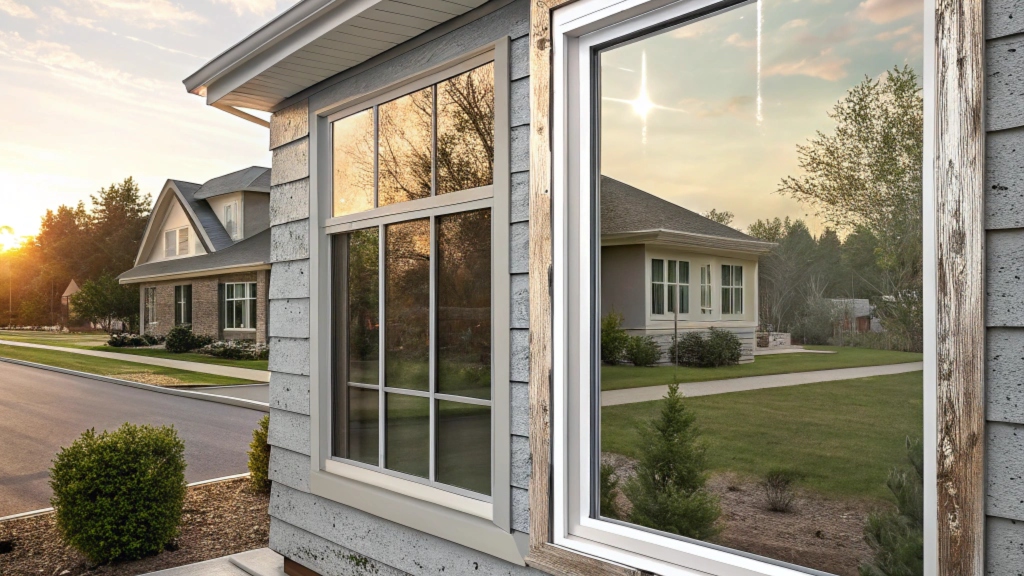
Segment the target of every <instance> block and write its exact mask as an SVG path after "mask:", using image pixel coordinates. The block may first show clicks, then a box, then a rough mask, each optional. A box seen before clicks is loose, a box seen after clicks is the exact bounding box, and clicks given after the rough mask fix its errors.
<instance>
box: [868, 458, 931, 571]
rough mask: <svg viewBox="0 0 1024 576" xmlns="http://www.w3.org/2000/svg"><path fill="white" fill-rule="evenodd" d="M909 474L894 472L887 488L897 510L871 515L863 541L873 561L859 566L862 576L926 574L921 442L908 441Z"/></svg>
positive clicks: (895, 469) (905, 471)
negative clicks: (869, 548)
mask: <svg viewBox="0 0 1024 576" xmlns="http://www.w3.org/2000/svg"><path fill="white" fill-rule="evenodd" d="M907 462H908V463H909V464H910V470H907V469H899V468H894V469H893V470H892V471H891V472H890V473H889V480H888V481H887V482H886V485H887V486H888V487H889V491H890V492H892V495H893V498H895V500H896V509H895V510H889V511H886V512H882V513H875V514H872V515H871V517H870V518H869V519H868V524H867V526H865V527H864V540H865V541H866V542H867V544H868V546H870V547H871V550H872V552H873V553H874V557H873V558H872V559H871V561H870V562H868V563H865V564H862V565H861V566H860V574H861V576H922V575H923V574H924V451H923V447H922V443H921V440H920V439H917V440H911V439H909V438H908V439H907Z"/></svg>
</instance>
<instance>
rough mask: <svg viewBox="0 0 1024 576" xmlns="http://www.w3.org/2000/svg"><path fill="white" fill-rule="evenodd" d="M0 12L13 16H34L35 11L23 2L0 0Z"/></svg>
mask: <svg viewBox="0 0 1024 576" xmlns="http://www.w3.org/2000/svg"><path fill="white" fill-rule="evenodd" d="M0 12H4V13H6V14H7V15H8V16H13V17H15V18H35V17H36V13H35V12H33V11H32V9H31V8H29V7H28V6H25V5H24V4H18V3H17V2H15V0H0Z"/></svg>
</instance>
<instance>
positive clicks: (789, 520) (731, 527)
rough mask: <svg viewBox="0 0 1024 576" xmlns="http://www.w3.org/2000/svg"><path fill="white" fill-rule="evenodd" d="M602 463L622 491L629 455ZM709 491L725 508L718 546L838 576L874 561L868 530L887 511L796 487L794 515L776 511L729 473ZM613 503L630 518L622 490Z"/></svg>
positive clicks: (714, 479) (752, 484)
mask: <svg viewBox="0 0 1024 576" xmlns="http://www.w3.org/2000/svg"><path fill="white" fill-rule="evenodd" d="M601 461H602V463H604V464H610V465H611V466H612V467H614V468H615V475H616V476H617V477H618V478H620V486H621V485H622V484H624V483H625V482H626V480H627V479H628V478H629V477H631V476H632V475H633V474H634V472H633V469H634V466H635V465H636V462H635V461H634V460H632V459H630V458H627V457H625V456H621V455H619V454H611V453H607V452H606V453H603V454H602V455H601ZM708 489H709V490H710V491H711V492H713V493H714V494H716V495H718V497H719V502H720V504H721V506H722V515H721V516H720V517H719V525H720V526H721V528H722V532H721V533H720V534H719V535H718V536H717V537H715V539H714V540H713V542H714V543H715V544H720V545H722V546H727V547H729V548H733V549H735V550H742V551H744V552H749V553H752V554H757V555H759V556H765V557H768V558H774V559H776V560H782V561H783V562H790V563H792V564H797V565H800V566H806V567H808V568H813V569H815V570H821V571H822V572H829V573H831V574H838V575H839V576H857V575H858V570H857V567H858V566H859V565H860V564H861V563H863V562H867V561H870V560H871V557H872V554H871V549H870V548H869V547H868V545H867V544H866V543H865V542H864V525H865V524H867V521H868V516H869V515H870V514H871V512H872V511H874V510H876V509H878V508H880V507H884V506H885V504H882V503H879V502H871V501H865V500H860V499H829V498H824V497H822V496H820V495H818V494H815V493H812V492H809V491H805V490H800V489H799V488H798V489H796V500H795V501H794V504H793V509H792V510H790V511H789V512H786V513H781V512H772V511H770V510H768V507H767V505H766V504H765V500H764V492H763V490H762V488H761V486H760V485H758V483H757V482H756V481H754V480H752V479H750V478H744V477H741V476H738V475H735V474H728V473H725V474H722V473H716V474H712V475H711V478H710V479H709V480H708ZM615 504H616V507H617V508H618V510H619V511H620V513H627V514H628V512H629V510H630V508H632V505H631V504H630V502H629V500H628V499H626V497H625V496H623V495H622V492H621V491H620V492H619V494H618V495H617V498H616V502H615Z"/></svg>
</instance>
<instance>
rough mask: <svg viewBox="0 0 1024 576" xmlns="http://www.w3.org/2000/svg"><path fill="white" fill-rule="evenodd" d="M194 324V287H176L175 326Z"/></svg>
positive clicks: (185, 285) (188, 285) (189, 285)
mask: <svg viewBox="0 0 1024 576" xmlns="http://www.w3.org/2000/svg"><path fill="white" fill-rule="evenodd" d="M182 324H192V285H191V284H184V285H182V286H175V287H174V325H175V326H179V325H182Z"/></svg>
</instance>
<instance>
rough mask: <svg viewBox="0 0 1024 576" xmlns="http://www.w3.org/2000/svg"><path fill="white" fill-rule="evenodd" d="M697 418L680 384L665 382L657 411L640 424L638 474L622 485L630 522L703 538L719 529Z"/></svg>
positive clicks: (718, 510) (716, 499) (705, 452)
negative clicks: (682, 392) (684, 397)
mask: <svg viewBox="0 0 1024 576" xmlns="http://www.w3.org/2000/svg"><path fill="white" fill-rule="evenodd" d="M696 418H697V416H696V414H694V413H693V412H692V411H691V410H690V409H689V408H688V407H687V406H686V403H685V402H684V400H683V396H682V395H681V394H680V393H679V385H678V384H669V387H668V394H667V395H666V396H665V399H664V401H663V402H662V406H661V413H660V414H659V416H658V417H657V418H655V419H654V420H653V421H651V422H647V423H644V424H641V425H640V430H639V432H640V437H641V438H645V439H646V441H645V442H643V443H642V444H641V446H640V449H639V452H640V454H639V458H638V460H637V465H636V475H635V476H633V477H632V478H630V479H629V481H628V482H626V485H625V487H624V488H623V494H625V496H626V498H628V499H629V501H630V503H631V504H632V505H633V508H632V510H630V513H629V521H630V522H632V523H633V524H639V525H640V526H647V527H649V528H654V529H655V530H662V531H664V532H672V533H673V534H679V535H681V536H687V537H689V538H697V539H701V540H704V539H707V538H711V537H713V536H715V535H716V534H718V532H719V530H720V529H719V527H718V526H717V521H718V517H719V516H720V515H721V513H722V510H721V507H720V506H719V503H718V497H717V496H715V495H714V494H712V493H711V492H710V491H709V490H708V489H707V481H708V458H707V448H706V446H705V445H704V444H703V442H701V440H700V431H699V430H698V428H697V424H696Z"/></svg>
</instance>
